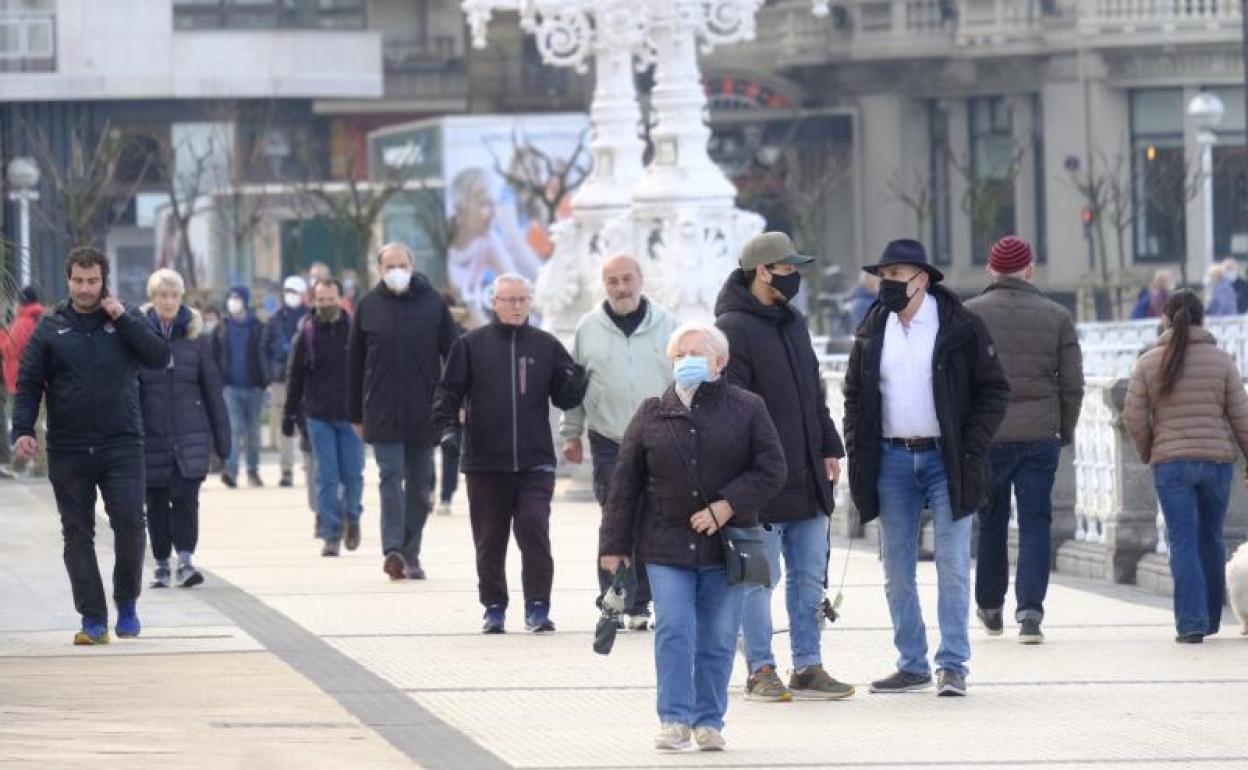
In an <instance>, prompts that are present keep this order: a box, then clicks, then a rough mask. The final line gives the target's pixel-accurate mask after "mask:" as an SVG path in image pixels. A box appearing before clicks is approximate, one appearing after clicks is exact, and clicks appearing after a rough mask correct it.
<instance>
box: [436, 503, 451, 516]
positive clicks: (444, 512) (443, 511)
mask: <svg viewBox="0 0 1248 770" xmlns="http://www.w3.org/2000/svg"><path fill="white" fill-rule="evenodd" d="M438 515H439V516H450V515H451V504H450V503H442V504H441V505H439V506H438Z"/></svg>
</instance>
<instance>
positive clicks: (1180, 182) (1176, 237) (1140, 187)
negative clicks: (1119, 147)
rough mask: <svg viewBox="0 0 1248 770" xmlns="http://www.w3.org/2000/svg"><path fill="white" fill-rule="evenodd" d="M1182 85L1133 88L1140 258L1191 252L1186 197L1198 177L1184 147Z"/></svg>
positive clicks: (1167, 258) (1134, 187) (1133, 156)
mask: <svg viewBox="0 0 1248 770" xmlns="http://www.w3.org/2000/svg"><path fill="white" fill-rule="evenodd" d="M1183 116H1184V110H1183V91H1182V90H1181V89H1178V88H1167V89H1148V90H1139V91H1133V92H1131V194H1132V200H1133V205H1134V207H1135V211H1136V217H1135V230H1134V236H1135V237H1134V239H1133V240H1134V241H1135V261H1137V262H1177V261H1181V260H1182V259H1183V257H1184V255H1185V254H1186V252H1187V202H1188V201H1189V200H1190V199H1191V196H1192V193H1193V192H1194V187H1195V180H1194V179H1193V177H1192V173H1191V172H1192V171H1193V170H1194V169H1191V168H1190V164H1189V162H1188V160H1187V155H1186V153H1185V152H1184V148H1183Z"/></svg>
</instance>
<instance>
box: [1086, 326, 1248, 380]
mask: <svg viewBox="0 0 1248 770" xmlns="http://www.w3.org/2000/svg"><path fill="white" fill-rule="evenodd" d="M1205 328H1206V329H1208V330H1209V333H1210V334H1212V335H1213V336H1214V339H1216V340H1217V341H1218V347H1220V348H1221V349H1223V350H1225V351H1226V352H1227V353H1229V354H1230V355H1231V357H1232V358H1234V359H1235V363H1236V364H1237V365H1238V366H1239V372H1240V376H1242V377H1243V378H1244V379H1245V380H1248V316H1225V317H1218V318H1206V319H1205ZM1160 334H1161V323H1160V322H1159V321H1158V320H1157V319H1155V318H1150V319H1147V320H1144V321H1109V322H1098V323H1083V324H1079V343H1080V345H1081V346H1082V347H1083V371H1084V374H1085V375H1088V376H1098V375H1100V376H1122V377H1125V376H1128V375H1129V374H1130V372H1131V369H1130V366H1128V367H1127V368H1126V371H1125V372H1123V371H1122V370H1121V364H1122V363H1123V361H1124V360H1125V357H1126V356H1127V355H1128V353H1129V352H1130V351H1131V350H1134V351H1135V353H1134V355H1138V354H1139V353H1140V352H1142V351H1143V350H1144V349H1145V348H1146V347H1148V346H1149V345H1151V344H1153V343H1154V342H1156V341H1157V337H1158V335H1160Z"/></svg>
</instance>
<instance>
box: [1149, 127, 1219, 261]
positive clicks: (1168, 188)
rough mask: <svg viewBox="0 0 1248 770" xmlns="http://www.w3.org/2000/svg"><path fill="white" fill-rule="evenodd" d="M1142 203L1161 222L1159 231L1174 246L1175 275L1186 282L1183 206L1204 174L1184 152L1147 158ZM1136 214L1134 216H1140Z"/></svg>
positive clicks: (1195, 194)
mask: <svg viewBox="0 0 1248 770" xmlns="http://www.w3.org/2000/svg"><path fill="white" fill-rule="evenodd" d="M1144 175H1145V176H1144V184H1143V200H1142V201H1141V203H1142V204H1143V205H1144V206H1146V207H1147V211H1148V212H1149V213H1151V214H1155V215H1156V216H1158V217H1160V219H1161V227H1162V229H1163V230H1164V231H1165V232H1166V233H1167V235H1169V237H1170V242H1171V243H1173V244H1174V245H1175V249H1176V252H1177V253H1176V256H1177V257H1178V260H1179V275H1180V276H1181V280H1182V282H1183V283H1184V284H1186V283H1188V282H1189V276H1188V254H1187V204H1189V203H1191V202H1192V201H1193V200H1195V199H1196V196H1197V195H1199V194H1200V190H1201V187H1202V186H1203V184H1204V181H1205V175H1204V173H1203V171H1202V170H1201V168H1200V162H1199V161H1198V160H1193V159H1192V158H1189V157H1188V155H1187V153H1186V152H1184V151H1183V150H1179V151H1178V152H1177V153H1167V154H1165V155H1158V156H1156V157H1155V158H1151V159H1149V161H1148V162H1147V164H1146V165H1145V166H1144ZM1143 215H1145V214H1144V212H1137V214H1136V216H1143Z"/></svg>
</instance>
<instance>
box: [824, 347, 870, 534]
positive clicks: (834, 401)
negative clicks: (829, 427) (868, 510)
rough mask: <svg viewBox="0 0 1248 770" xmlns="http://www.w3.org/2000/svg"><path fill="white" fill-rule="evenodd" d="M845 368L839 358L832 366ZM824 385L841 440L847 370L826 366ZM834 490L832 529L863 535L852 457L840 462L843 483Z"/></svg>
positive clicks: (843, 532)
mask: <svg viewBox="0 0 1248 770" xmlns="http://www.w3.org/2000/svg"><path fill="white" fill-rule="evenodd" d="M838 365H840V367H843V362H841V361H837V362H835V363H833V364H832V366H833V367H837V366H838ZM823 385H824V389H825V390H826V391H827V399H828V411H829V412H831V413H832V422H833V424H835V425H836V430H837V433H839V434H840V436H841V440H842V441H844V440H845V391H844V388H845V372H844V369H843V368H831V369H829V368H825V369H824V372H823ZM833 492H834V494H835V497H836V510H835V511H833V512H832V532H833V533H835V534H837V535H839V536H841V537H861V536H862V522H861V521H859V520H858V509H857V508H855V507H854V501H853V498H852V497H850V494H849V458H846V459H845V460H842V461H841V483H839V484H837V485H836V487H835V489H833Z"/></svg>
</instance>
